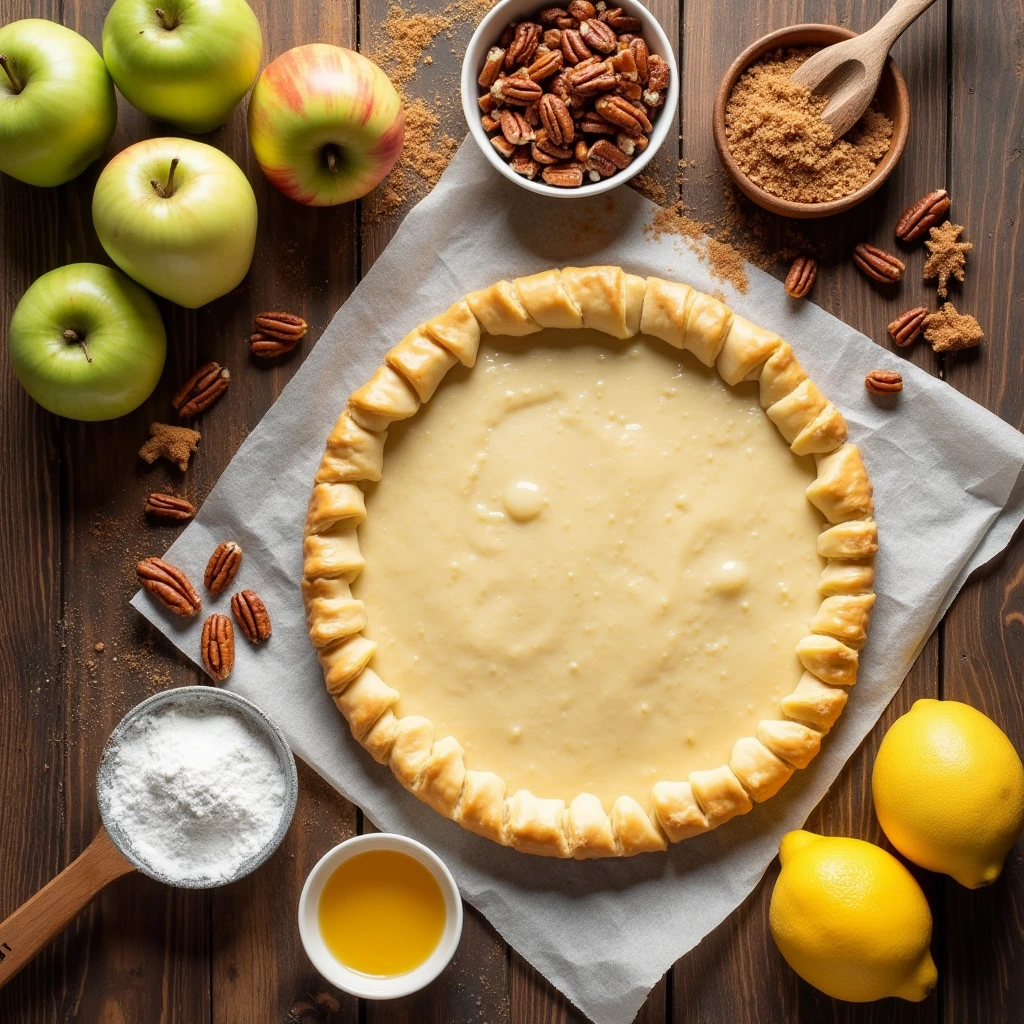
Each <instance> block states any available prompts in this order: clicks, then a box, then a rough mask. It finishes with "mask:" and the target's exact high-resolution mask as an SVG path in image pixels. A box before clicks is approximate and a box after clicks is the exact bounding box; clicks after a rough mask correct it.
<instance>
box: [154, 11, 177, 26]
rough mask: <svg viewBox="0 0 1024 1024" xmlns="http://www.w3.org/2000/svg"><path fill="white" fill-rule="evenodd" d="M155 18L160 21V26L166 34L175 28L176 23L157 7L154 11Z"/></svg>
mask: <svg viewBox="0 0 1024 1024" xmlns="http://www.w3.org/2000/svg"><path fill="white" fill-rule="evenodd" d="M156 16H157V17H158V18H159V19H160V24H161V25H163V27H164V28H165V29H167V31H168V32H170V31H171V30H172V29H174V28H175V27H176V26H177V24H178V23H177V22H176V21H175V20H174V19H173V18H172V17H171V16H170V15H169V14H168V13H167V12H166V11H165V10H163V8H161V7H158V8H157V9H156Z"/></svg>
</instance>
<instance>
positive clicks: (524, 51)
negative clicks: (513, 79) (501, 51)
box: [505, 21, 541, 71]
mask: <svg viewBox="0 0 1024 1024" xmlns="http://www.w3.org/2000/svg"><path fill="white" fill-rule="evenodd" d="M540 32H541V29H540V25H535V24H534V23H533V22H532V21H523V22H520V23H519V24H518V25H516V34H515V36H514V38H513V39H512V44H511V45H510V46H509V48H508V52H507V53H506V54H505V69H506V70H507V71H511V70H512V68H514V67H519V66H521V65H523V64H529V63H530V61H532V60H533V55H534V54H535V53H536V52H537V47H538V46H539V45H540Z"/></svg>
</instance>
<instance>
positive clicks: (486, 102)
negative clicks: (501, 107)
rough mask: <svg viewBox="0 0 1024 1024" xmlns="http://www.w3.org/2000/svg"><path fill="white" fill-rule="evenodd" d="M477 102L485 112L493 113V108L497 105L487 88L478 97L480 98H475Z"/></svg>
mask: <svg viewBox="0 0 1024 1024" xmlns="http://www.w3.org/2000/svg"><path fill="white" fill-rule="evenodd" d="M477 103H478V104H479V106H480V109H481V110H482V111H483V112H484V113H485V114H490V113H493V111H494V110H495V108H496V107H497V106H498V101H497V100H496V99H495V98H494V97H493V96H492V95H491V92H490V90H489V89H488V91H487V92H485V93H484V94H483V96H481V97H480V99H478V100H477Z"/></svg>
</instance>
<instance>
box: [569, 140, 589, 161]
mask: <svg viewBox="0 0 1024 1024" xmlns="http://www.w3.org/2000/svg"><path fill="white" fill-rule="evenodd" d="M589 152H590V147H589V146H588V145H587V140H586V139H579V140H578V141H577V143H576V145H575V146H574V147H573V156H574V157H575V159H576V162H577V163H579V164H585V163H586V162H587V154H588V153H589Z"/></svg>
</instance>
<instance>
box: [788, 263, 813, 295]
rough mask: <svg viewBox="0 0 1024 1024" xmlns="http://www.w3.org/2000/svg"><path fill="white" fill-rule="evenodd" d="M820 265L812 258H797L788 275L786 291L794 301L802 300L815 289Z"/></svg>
mask: <svg viewBox="0 0 1024 1024" xmlns="http://www.w3.org/2000/svg"><path fill="white" fill-rule="evenodd" d="M817 277H818V264H817V263H816V262H815V260H814V259H813V258H812V257H810V256H797V258H796V259H795V260H793V265H792V266H791V267H790V268H789V273H788V274H787V275H786V291H787V292H788V293H789V294H790V295H792V296H793V298H794V299H802V298H803V297H804V296H805V295H806V294H807V293H808V292H809V291H810V290H811V288H813V287H814V282H815V280H816V279H817Z"/></svg>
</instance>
